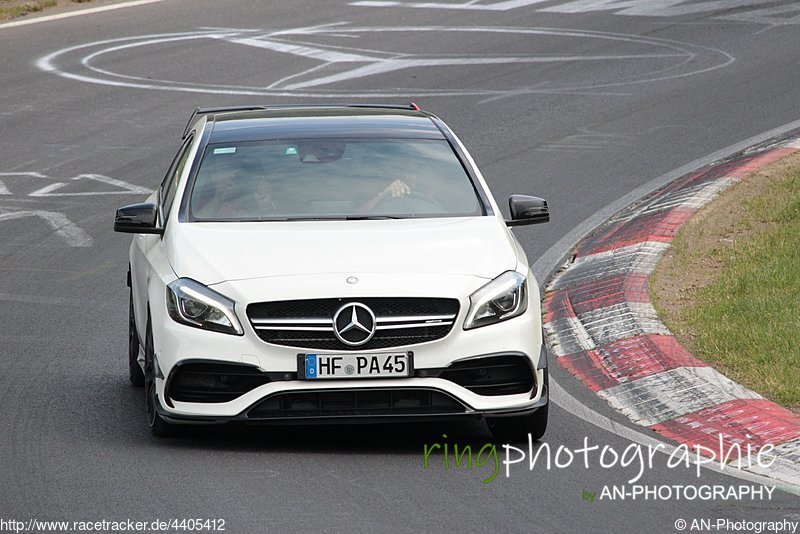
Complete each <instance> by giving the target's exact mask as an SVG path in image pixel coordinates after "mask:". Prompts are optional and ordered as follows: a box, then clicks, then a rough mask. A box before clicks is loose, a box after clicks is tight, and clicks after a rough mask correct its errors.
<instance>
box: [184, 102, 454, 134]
mask: <svg viewBox="0 0 800 534" xmlns="http://www.w3.org/2000/svg"><path fill="white" fill-rule="evenodd" d="M209 111H210V112H205V110H197V111H196V114H197V113H198V112H199V113H203V114H205V115H206V116H207V117H208V123H209V127H210V128H211V138H210V139H209V143H230V142H238V141H263V140H275V139H303V138H305V139H309V138H337V139H347V138H351V139H354V138H359V139H360V138H380V139H392V138H394V139H445V136H444V134H443V133H442V131H441V130H440V129H439V127H438V126H437V125H436V124H435V123H434V121H433V120H432V116H431V115H429V114H428V113H425V112H423V111H420V110H419V109H418V108H417V107H416V106H415V105H410V106H386V105H346V104H345V105H302V106H274V107H267V106H265V107H260V108H259V107H253V108H248V109H241V108H239V109H229V108H228V109H225V108H223V109H221V110H219V111H216V110H213V111H211V110H209ZM204 112H205V113H204Z"/></svg>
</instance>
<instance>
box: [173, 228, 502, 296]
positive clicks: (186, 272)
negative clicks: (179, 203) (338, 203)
mask: <svg viewBox="0 0 800 534" xmlns="http://www.w3.org/2000/svg"><path fill="white" fill-rule="evenodd" d="M165 238H166V240H167V243H166V245H167V254H168V260H169V262H170V264H171V265H172V268H173V269H174V271H175V273H176V274H177V275H178V276H179V277H187V278H192V279H194V280H197V281H199V282H201V283H204V284H207V285H211V284H216V283H221V282H225V281H234V280H247V279H254V278H264V277H276V276H296V275H313V274H330V273H343V274H353V273H397V274H409V273H415V274H420V273H430V274H459V275H473V276H478V277H481V278H487V279H491V278H494V277H496V276H497V275H499V274H501V273H502V272H504V271H507V270H510V269H514V268H515V267H516V265H517V257H516V247H515V244H514V241H513V237H512V236H511V234H510V233H509V231H508V230H507V229H506V227H505V225H504V224H503V223H502V221H500V220H499V219H498V218H496V217H492V216H484V217H461V218H429V219H402V220H362V221H286V222H283V221H281V222H277V221H268V222H267V221H265V222H241V223H239V222H233V223H230V222H229V223H178V224H174V225H173V226H172V228H170V229H168V235H167V236H165Z"/></svg>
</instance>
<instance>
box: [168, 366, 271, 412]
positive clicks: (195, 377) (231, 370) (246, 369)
mask: <svg viewBox="0 0 800 534" xmlns="http://www.w3.org/2000/svg"><path fill="white" fill-rule="evenodd" d="M267 382H269V378H268V377H267V376H266V375H265V374H264V373H262V372H261V371H259V370H258V369H257V368H256V367H253V366H250V365H241V364H235V363H214V362H202V363H194V362H189V363H181V364H178V366H177V367H175V369H174V370H173V371H172V372H171V373H170V377H169V380H168V381H167V391H166V396H167V398H170V399H172V400H176V401H179V402H228V401H231V400H233V399H235V398H236V397H239V396H241V395H244V394H245V393H247V392H248V391H250V390H253V389H255V388H257V387H258V386H261V385H263V384H266V383H267Z"/></svg>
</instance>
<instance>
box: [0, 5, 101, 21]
mask: <svg viewBox="0 0 800 534" xmlns="http://www.w3.org/2000/svg"><path fill="white" fill-rule="evenodd" d="M91 1H92V0H70V3H73V4H83V3H88V2H91ZM58 3H59V2H58V0H30V1H26V2H19V1H14V0H0V20H10V19H15V18H19V17H24V16H25V15H27V14H29V13H38V12H39V11H44V10H45V9H47V8H50V7H55V6H57V5H58ZM61 3H62V4H64V1H63V0H62V2H61Z"/></svg>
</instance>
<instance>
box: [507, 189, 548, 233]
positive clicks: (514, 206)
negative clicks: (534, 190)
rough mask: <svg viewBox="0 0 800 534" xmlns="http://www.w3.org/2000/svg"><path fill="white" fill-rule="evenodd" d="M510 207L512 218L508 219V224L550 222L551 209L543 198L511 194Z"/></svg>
mask: <svg viewBox="0 0 800 534" xmlns="http://www.w3.org/2000/svg"><path fill="white" fill-rule="evenodd" d="M508 209H509V210H510V211H511V220H510V221H506V225H508V226H524V225H526V224H541V223H546V222H550V209H549V208H548V207H547V201H546V200H545V199H543V198H539V197H532V196H528V195H511V196H510V197H508Z"/></svg>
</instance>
